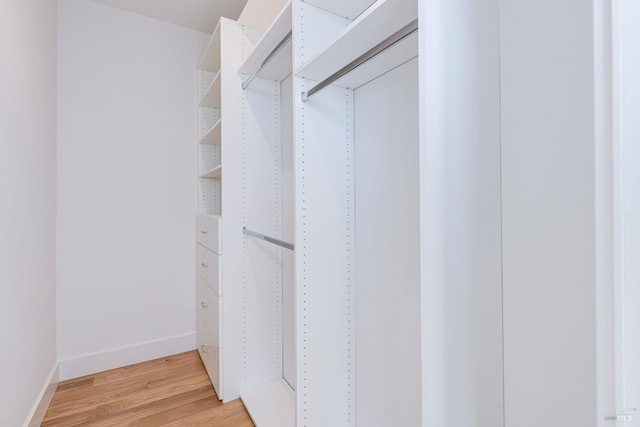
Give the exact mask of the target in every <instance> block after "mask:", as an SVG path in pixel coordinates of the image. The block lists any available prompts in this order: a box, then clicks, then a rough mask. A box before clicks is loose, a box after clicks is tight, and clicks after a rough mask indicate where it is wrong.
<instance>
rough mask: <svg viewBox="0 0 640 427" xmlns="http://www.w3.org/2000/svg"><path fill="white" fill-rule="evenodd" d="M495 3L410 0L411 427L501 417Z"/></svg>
mask: <svg viewBox="0 0 640 427" xmlns="http://www.w3.org/2000/svg"><path fill="white" fill-rule="evenodd" d="M498 6H499V3H498V1H497V0H487V1H481V2H479V1H475V0H436V1H432V0H423V1H421V2H420V32H421V34H420V63H421V65H420V66H421V71H420V79H421V80H420V85H421V86H420V91H421V92H420V93H421V95H420V98H421V100H420V115H421V129H420V139H421V140H420V192H421V197H420V200H421V203H420V218H421V222H420V234H421V248H420V250H421V275H422V294H421V298H422V378H423V380H422V384H423V394H422V398H423V411H422V413H423V421H422V425H423V426H442V427H500V426H502V425H503V415H502V414H503V412H502V411H503V408H502V401H503V393H502V305H501V298H502V294H501V264H500V261H501V242H500V233H501V231H500V104H499V94H500V89H499V83H500V81H499V20H498V17H499V14H498ZM547 425H550V424H547ZM514 426H519V424H517V423H516V424H512V425H511V426H509V427H514ZM540 426H542V424H541V425H540Z"/></svg>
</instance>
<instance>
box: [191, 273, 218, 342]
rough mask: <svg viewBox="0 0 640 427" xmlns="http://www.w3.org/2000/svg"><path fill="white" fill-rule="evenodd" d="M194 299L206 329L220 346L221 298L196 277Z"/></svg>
mask: <svg viewBox="0 0 640 427" xmlns="http://www.w3.org/2000/svg"><path fill="white" fill-rule="evenodd" d="M196 298H197V301H196V308H197V311H198V313H199V314H200V317H202V320H204V323H205V325H206V327H207V328H208V329H209V331H210V332H211V333H212V335H213V336H214V338H215V339H216V342H217V343H218V344H220V332H221V326H222V322H221V321H220V309H221V304H222V297H219V296H218V295H216V293H215V292H213V290H212V289H211V288H210V287H209V286H208V285H207V284H206V282H205V281H204V280H202V278H201V277H198V278H197V279H196ZM220 347H222V345H220Z"/></svg>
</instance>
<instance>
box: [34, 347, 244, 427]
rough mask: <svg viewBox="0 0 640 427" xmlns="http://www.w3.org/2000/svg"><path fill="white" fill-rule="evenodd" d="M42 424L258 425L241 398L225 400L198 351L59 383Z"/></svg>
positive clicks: (231, 426)
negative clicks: (252, 420)
mask: <svg viewBox="0 0 640 427" xmlns="http://www.w3.org/2000/svg"><path fill="white" fill-rule="evenodd" d="M42 426H43V427H44V426H59V427H63V426H65V427H66V426H91V427H98V426H105V427H106V426H109V427H112V426H150V427H151V426H152V427H160V426H209V427H253V423H252V422H251V419H250V418H249V414H247V411H246V410H245V409H244V406H242V403H241V402H240V400H234V401H232V402H229V403H226V404H224V405H223V404H222V402H220V401H219V400H218V398H217V396H216V394H215V391H214V390H213V387H212V386H211V383H210V382H209V378H208V377H207V373H206V371H205V369H204V366H203V365H202V362H201V361H200V357H199V356H198V353H197V352H196V351H192V352H188V353H183V354H177V355H175V356H169V357H165V358H162V359H157V360H152V361H149V362H145V363H140V364H137V365H131V366H127V367H124V368H119V369H113V370H111V371H106V372H101V373H98V374H95V375H89V376H86V377H82V378H77V379H74V380H69V381H65V382H62V383H60V384H59V385H58V389H57V390H56V393H55V395H54V396H53V400H52V401H51V405H50V406H49V409H48V410H47V413H46V415H45V418H44V422H43V423H42Z"/></svg>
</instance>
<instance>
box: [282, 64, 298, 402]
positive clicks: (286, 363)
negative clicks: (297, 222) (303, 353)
mask: <svg viewBox="0 0 640 427" xmlns="http://www.w3.org/2000/svg"><path fill="white" fill-rule="evenodd" d="M280 91H281V97H280V100H281V111H282V113H281V121H280V127H281V140H282V149H281V152H282V155H281V157H282V162H281V166H280V170H281V174H280V175H281V179H280V185H281V194H282V217H281V218H282V232H281V234H282V239H283V240H284V241H286V242H293V241H294V240H295V230H294V224H293V222H294V215H295V203H294V191H295V188H294V178H293V78H292V77H291V76H289V77H288V78H287V79H285V80H283V81H282V84H281V89H280ZM293 255H294V254H293V251H289V250H286V251H283V252H282V365H283V366H282V376H283V378H284V379H285V381H287V383H289V385H290V386H291V387H292V388H293V389H294V390H295V389H296V337H295V333H296V328H295V322H296V317H295V281H294V268H295V265H294V261H295V258H294V256H293Z"/></svg>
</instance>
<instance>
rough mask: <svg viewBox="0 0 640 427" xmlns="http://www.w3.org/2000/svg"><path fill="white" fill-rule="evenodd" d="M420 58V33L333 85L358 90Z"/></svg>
mask: <svg viewBox="0 0 640 427" xmlns="http://www.w3.org/2000/svg"><path fill="white" fill-rule="evenodd" d="M416 56H418V33H417V32H415V33H413V34H412V35H410V36H408V37H406V38H405V39H403V40H402V41H400V42H398V43H396V44H394V45H393V46H391V47H390V48H388V49H386V50H385V51H384V52H382V53H381V54H379V55H376V56H375V57H374V58H372V59H370V60H369V61H367V62H365V63H364V64H362V65H360V66H359V67H358V68H356V69H355V70H353V71H352V72H350V73H349V74H346V75H345V76H344V77H342V78H340V79H338V80H336V81H335V82H334V83H333V84H334V85H336V86H340V87H345V88H351V89H356V88H358V87H360V86H362V85H363V84H366V83H368V82H370V81H371V80H373V79H375V78H377V77H379V76H381V75H383V74H384V73H386V72H388V71H389V70H391V69H393V68H395V67H397V66H399V65H401V64H404V63H405V62H407V61H410V60H411V59H413V58H415V57H416Z"/></svg>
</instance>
